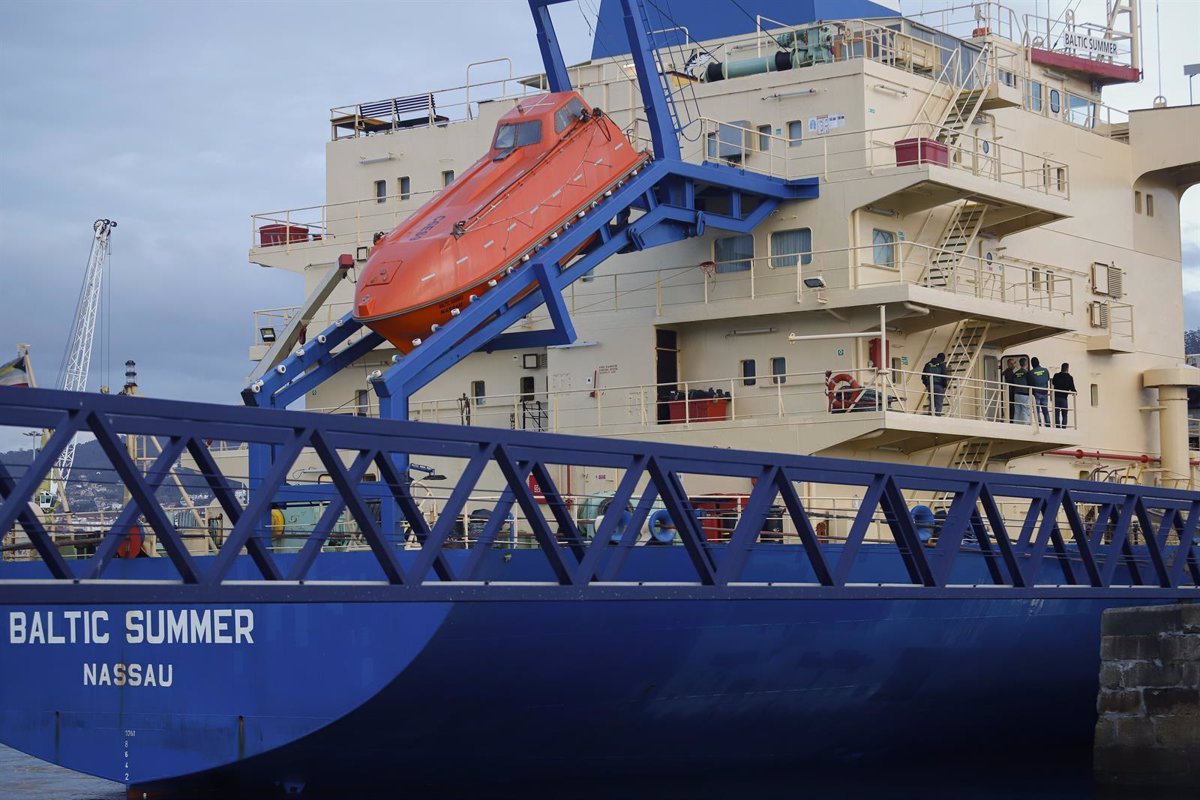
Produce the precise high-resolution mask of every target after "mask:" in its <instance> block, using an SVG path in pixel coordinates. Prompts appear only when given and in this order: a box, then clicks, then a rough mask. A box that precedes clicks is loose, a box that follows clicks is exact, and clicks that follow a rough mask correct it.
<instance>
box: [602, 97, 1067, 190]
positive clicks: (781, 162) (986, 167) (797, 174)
mask: <svg viewBox="0 0 1200 800" xmlns="http://www.w3.org/2000/svg"><path fill="white" fill-rule="evenodd" d="M644 125H645V121H644V120H642V119H638V120H635V121H634V124H633V125H632V126H630V128H629V129H627V130H626V134H627V135H629V137H630V138H631V139H632V140H633V141H634V142H635V143H636V144H640V145H642V146H649V141H650V140H649V136H648V135H647V134H645V133H644V132H643V126H644ZM806 133H807V132H806ZM684 135H685V139H686V140H687V141H686V142H685V144H687V146H686V147H685V148H684V152H683V158H684V160H685V161H690V162H693V163H703V162H705V161H709V162H716V163H724V164H728V165H730V166H734V167H737V168H739V169H745V170H749V171H751V172H757V173H760V174H763V175H769V176H771V177H776V178H784V179H787V180H794V179H798V178H804V177H813V176H820V177H821V178H822V179H823V180H824V181H825V182H827V183H829V182H840V181H849V180H861V179H863V178H864V177H867V176H871V175H877V174H886V173H887V172H890V171H892V170H894V169H896V168H904V167H910V166H914V165H921V164H929V165H936V166H942V167H947V168H949V169H950V170H952V171H955V172H967V173H970V174H971V175H974V176H976V177H980V178H984V179H986V180H991V181H995V182H998V183H1003V184H1007V185H1010V186H1017V187H1020V188H1022V189H1029V190H1031V191H1034V192H1038V193H1041V194H1046V195H1050V196H1054V197H1061V198H1066V199H1069V198H1070V196H1071V187H1070V172H1069V170H1070V168H1069V166H1068V165H1067V164H1066V163H1065V162H1062V161H1057V160H1055V159H1051V158H1047V157H1045V156H1043V155H1040V154H1036V153H1030V152H1027V151H1025V150H1020V149H1017V148H1015V147H1010V146H1008V145H1005V144H1002V143H1000V142H995V141H992V140H991V139H987V138H985V137H981V136H976V135H974V134H970V133H967V132H965V131H957V130H953V129H950V128H945V127H942V126H940V125H934V124H932V123H916V124H906V125H893V126H889V127H885V128H874V129H871V130H869V131H853V132H848V133H845V132H844V133H826V134H824V135H821V134H817V135H815V136H809V137H808V138H804V139H800V140H789V139H787V138H786V137H782V136H775V135H774V134H767V133H760V132H759V131H758V130H757V129H752V128H743V127H740V126H737V125H732V124H730V123H728V122H720V121H718V120H714V119H709V118H707V117H702V118H699V119H697V120H695V121H694V122H693V123H692V124H691V125H690V126H689V127H688V128H685V131H684ZM941 140H947V141H953V143H952V144H951V143H947V144H942V143H941ZM918 141H919V142H920V145H919V147H920V149H919V150H918V149H917V148H918V144H917V142H918ZM897 142H906V144H897Z"/></svg>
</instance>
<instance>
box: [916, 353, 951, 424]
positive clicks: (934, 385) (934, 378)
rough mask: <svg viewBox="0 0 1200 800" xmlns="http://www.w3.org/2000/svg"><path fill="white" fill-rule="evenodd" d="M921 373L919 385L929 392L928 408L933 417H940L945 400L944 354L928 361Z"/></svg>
mask: <svg viewBox="0 0 1200 800" xmlns="http://www.w3.org/2000/svg"><path fill="white" fill-rule="evenodd" d="M921 372H922V374H921V383H923V384H925V389H926V390H927V391H928V392H929V407H930V408H931V409H932V410H933V415H934V416H935V417H940V416H941V415H942V403H943V402H944V401H945V399H946V376H947V369H946V354H945V353H938V354H937V355H936V356H934V357H933V358H931V359H929V362H928V363H927V364H925V368H924V369H923V370H922V371H921Z"/></svg>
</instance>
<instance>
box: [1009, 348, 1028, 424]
mask: <svg viewBox="0 0 1200 800" xmlns="http://www.w3.org/2000/svg"><path fill="white" fill-rule="evenodd" d="M1012 377H1013V389H1012V393H1013V418H1012V421H1013V422H1019V423H1021V424H1022V425H1028V424H1029V361H1027V360H1026V358H1025V356H1021V357H1020V358H1019V359H1018V360H1017V368H1016V369H1014V370H1013V374H1012Z"/></svg>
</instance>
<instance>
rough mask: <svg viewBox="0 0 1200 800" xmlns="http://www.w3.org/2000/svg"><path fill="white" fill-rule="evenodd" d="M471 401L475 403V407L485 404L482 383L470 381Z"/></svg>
mask: <svg viewBox="0 0 1200 800" xmlns="http://www.w3.org/2000/svg"><path fill="white" fill-rule="evenodd" d="M471 399H472V400H474V401H475V405H477V406H481V405H483V404H484V403H485V402H487V388H486V387H485V386H484V384H483V381H471Z"/></svg>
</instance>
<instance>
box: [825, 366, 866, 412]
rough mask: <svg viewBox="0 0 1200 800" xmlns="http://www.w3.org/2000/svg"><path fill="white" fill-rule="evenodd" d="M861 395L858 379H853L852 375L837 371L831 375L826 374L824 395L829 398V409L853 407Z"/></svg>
mask: <svg viewBox="0 0 1200 800" xmlns="http://www.w3.org/2000/svg"><path fill="white" fill-rule="evenodd" d="M861 395H862V389H861V388H859V385H858V381H856V380H854V376H853V375H850V374H849V373H846V372H839V373H838V374H837V375H834V376H832V377H830V376H829V375H828V374H827V375H826V377H825V396H826V397H828V398H829V410H830V411H842V410H844V409H847V408H853V407H854V404H855V403H857V402H858V398H859V397H860V396H861Z"/></svg>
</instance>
